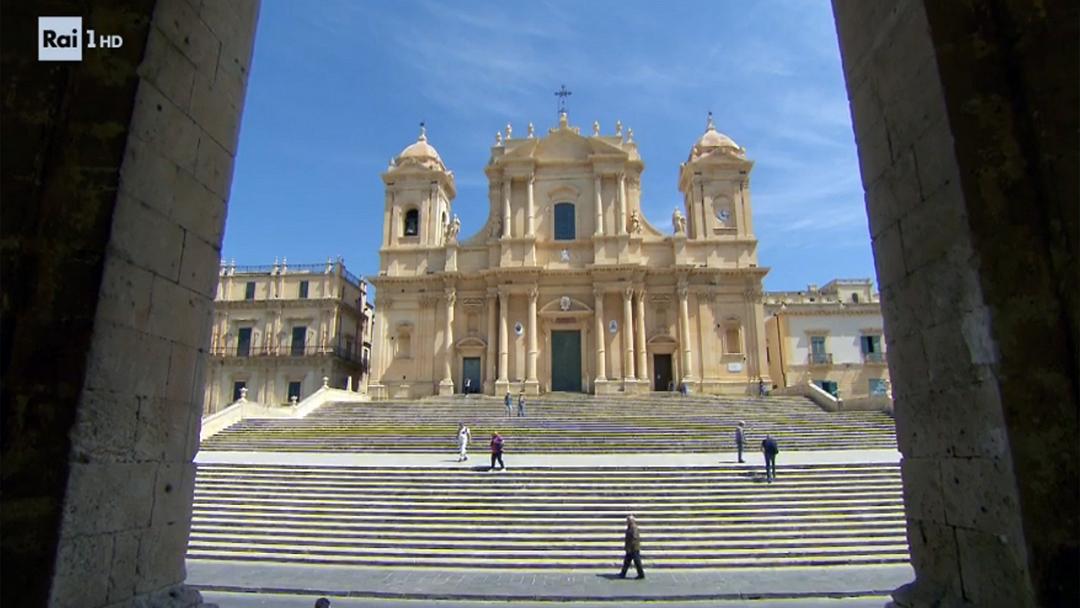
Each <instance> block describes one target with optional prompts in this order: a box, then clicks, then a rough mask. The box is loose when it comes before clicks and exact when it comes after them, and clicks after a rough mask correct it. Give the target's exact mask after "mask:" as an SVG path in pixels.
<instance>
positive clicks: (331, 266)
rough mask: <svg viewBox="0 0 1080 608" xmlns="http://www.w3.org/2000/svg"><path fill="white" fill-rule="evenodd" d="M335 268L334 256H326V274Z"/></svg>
mask: <svg viewBox="0 0 1080 608" xmlns="http://www.w3.org/2000/svg"><path fill="white" fill-rule="evenodd" d="M333 269H334V258H326V274H330V271H331V270H333Z"/></svg>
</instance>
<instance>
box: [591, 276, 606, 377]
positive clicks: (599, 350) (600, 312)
mask: <svg viewBox="0 0 1080 608" xmlns="http://www.w3.org/2000/svg"><path fill="white" fill-rule="evenodd" d="M593 297H594V298H595V299H596V303H595V304H594V306H593V308H595V309H596V310H595V317H596V384H599V383H601V382H606V381H607V353H606V352H605V351H604V290H602V289H600V288H599V287H597V288H594V289H593Z"/></svg>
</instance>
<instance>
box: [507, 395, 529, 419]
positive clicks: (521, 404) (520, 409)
mask: <svg viewBox="0 0 1080 608" xmlns="http://www.w3.org/2000/svg"><path fill="white" fill-rule="evenodd" d="M503 405H505V406H506V417H507V418H509V417H511V416H513V415H514V410H513V405H514V398H513V397H511V396H510V391H506V396H505V397H503ZM517 415H518V418H524V417H525V391H521V394H520V395H518V402H517Z"/></svg>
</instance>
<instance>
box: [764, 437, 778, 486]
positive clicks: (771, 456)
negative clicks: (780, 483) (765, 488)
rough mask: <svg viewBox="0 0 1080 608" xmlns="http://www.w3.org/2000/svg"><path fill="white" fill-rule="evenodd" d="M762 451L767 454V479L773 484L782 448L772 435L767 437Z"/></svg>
mask: <svg viewBox="0 0 1080 608" xmlns="http://www.w3.org/2000/svg"><path fill="white" fill-rule="evenodd" d="M761 451H762V452H764V453H765V479H766V480H768V481H769V482H770V483H772V481H773V480H774V479H776V455H777V454H779V453H780V448H779V447H777V445H776V440H775V439H773V438H772V436H771V435H765V439H764V440H762V442H761Z"/></svg>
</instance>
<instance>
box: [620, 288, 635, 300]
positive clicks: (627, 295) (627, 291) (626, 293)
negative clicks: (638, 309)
mask: <svg viewBox="0 0 1080 608" xmlns="http://www.w3.org/2000/svg"><path fill="white" fill-rule="evenodd" d="M633 297H634V288H633V287H629V286H628V287H625V288H623V299H624V300H630V299H632V298H633Z"/></svg>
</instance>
